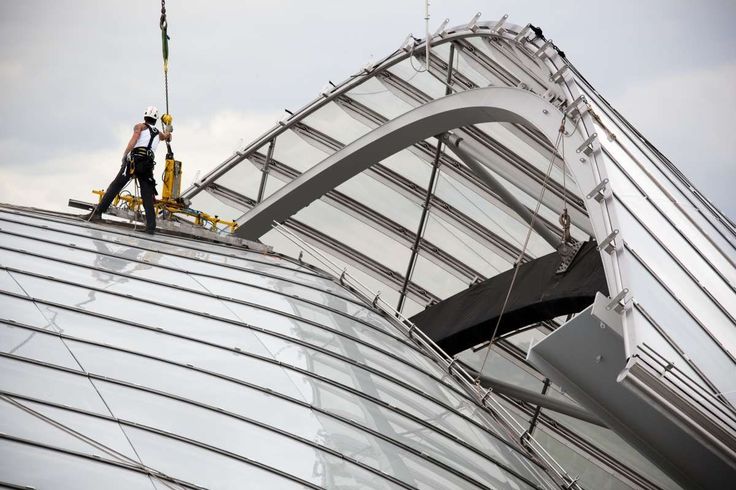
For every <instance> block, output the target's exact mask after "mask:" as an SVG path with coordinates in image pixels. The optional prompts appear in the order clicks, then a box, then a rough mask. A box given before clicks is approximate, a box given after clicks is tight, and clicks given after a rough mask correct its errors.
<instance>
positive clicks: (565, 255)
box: [555, 242, 583, 274]
mask: <svg viewBox="0 0 736 490" xmlns="http://www.w3.org/2000/svg"><path fill="white" fill-rule="evenodd" d="M582 246H583V242H575V243H571V244H568V243H563V244H562V245H560V247H559V248H558V249H557V253H559V254H560V258H561V260H560V265H558V266H557V270H556V271H555V274H562V273H564V272H567V269H569V268H570V264H572V261H573V260H575V257H576V256H577V255H578V252H580V249H581V248H582Z"/></svg>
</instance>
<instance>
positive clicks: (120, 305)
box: [19, 274, 270, 355]
mask: <svg viewBox="0 0 736 490" xmlns="http://www.w3.org/2000/svg"><path fill="white" fill-rule="evenodd" d="M19 282H20V283H21V284H22V285H23V286H24V287H26V288H27V290H28V291H29V293H30V294H31V295H33V296H34V297H36V298H40V299H46V300H49V301H52V302H55V303H61V304H65V305H70V306H74V307H76V308H80V309H83V310H87V311H92V312H95V313H100V314H102V315H106V314H109V313H110V312H113V311H114V312H115V314H116V316H117V317H118V318H120V319H121V320H127V321H131V322H135V323H138V324H142V325H150V326H156V327H158V328H163V329H164V330H169V331H172V332H176V333H178V334H180V335H186V336H190V337H194V338H199V339H203V340H209V339H212V338H217V339H218V342H220V343H221V344H222V345H227V346H238V347H239V348H241V349H243V350H246V351H249V352H254V353H257V354H260V355H270V354H269V351H268V349H267V348H266V347H265V346H264V344H263V343H262V342H261V339H259V337H258V336H256V335H255V334H254V333H253V332H252V331H250V330H249V329H247V328H243V327H237V326H232V325H227V324H224V323H223V322H220V321H218V320H215V319H211V318H208V317H205V316H197V315H193V314H191V313H187V312H183V311H178V310H173V309H171V308H165V307H162V306H157V305H153V304H149V303H144V302H141V301H136V300H133V299H129V298H121V297H118V296H112V295H110V294H107V293H103V292H99V291H90V290H88V289H86V288H82V287H77V286H69V285H66V284H61V283H58V282H54V281H49V280H46V279H39V278H36V277H31V276H21V275H20V274H19Z"/></svg>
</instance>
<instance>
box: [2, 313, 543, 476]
mask: <svg viewBox="0 0 736 490" xmlns="http://www.w3.org/2000/svg"><path fill="white" fill-rule="evenodd" d="M0 323H4V324H6V325H10V326H14V327H17V328H22V329H26V330H32V331H35V332H37V333H40V334H45V335H49V336H53V337H62V338H65V339H68V340H71V341H73V342H78V343H82V344H87V345H91V346H94V347H98V348H100V349H108V350H114V351H118V352H123V353H126V354H130V355H133V356H137V357H142V358H145V359H150V360H153V361H156V362H161V363H164V364H168V365H171V366H176V367H178V368H182V369H184V370H189V371H195V372H198V373H201V374H205V375H207V376H212V377H215V378H218V379H221V380H224V381H228V382H231V383H234V384H237V385H240V386H244V387H246V388H249V389H252V390H255V391H258V392H261V393H265V394H267V395H270V396H275V397H277V398H280V399H282V400H284V401H287V402H290V403H294V404H296V405H299V406H300V407H303V408H307V409H310V410H314V411H315V412H319V413H321V414H323V415H325V416H328V417H330V418H334V419H335V420H338V421H341V422H343V423H345V424H347V425H350V426H351V427H353V428H356V429H358V430H361V431H364V432H366V433H369V434H371V435H373V436H375V437H378V438H380V439H382V440H385V441H387V442H389V443H390V444H392V445H399V447H403V446H405V445H404V443H401V442H397V441H396V440H395V439H392V438H391V437H389V436H386V435H384V434H381V433H380V432H378V431H376V430H374V429H371V428H370V427H367V426H364V425H362V424H360V423H359V422H356V421H354V420H352V419H349V418H347V417H343V416H342V415H339V414H336V413H333V412H330V411H329V410H326V409H323V408H320V407H318V406H315V405H312V404H310V403H308V402H305V401H302V400H299V399H298V398H293V397H291V396H289V395H287V394H284V393H280V392H278V391H274V390H272V389H270V388H266V387H262V386H259V385H256V384H253V383H250V382H248V381H244V380H241V379H238V378H233V377H231V376H228V375H226V374H221V373H217V372H214V371H210V370H207V369H203V368H200V367H197V366H193V365H191V364H185V363H181V362H177V361H173V360H169V359H164V358H160V357H157V356H153V355H150V354H145V353H141V352H137V351H133V350H130V349H126V348H123V347H118V346H113V345H109V344H102V343H99V342H95V341H92V340H87V339H82V338H79V337H75V336H72V335H68V334H62V333H56V332H50V331H48V330H44V329H41V328H38V327H33V326H31V325H25V324H22V323H19V322H14V321H12V320H5V319H0ZM2 355H3V354H2V353H0V356H2ZM8 356H12V357H13V358H15V357H19V358H21V359H29V360H30V361H33V359H30V358H24V357H21V356H17V355H14V354H9V355H8ZM38 362H39V363H42V364H43V365H48V366H49V367H51V366H56V365H55V364H49V363H45V362H44V361H38ZM94 376H97V377H98V378H99V379H103V380H109V379H111V378H107V377H102V376H99V375H94ZM318 379H319V377H318ZM365 398H366V399H368V400H369V401H370V402H371V403H374V404H376V405H380V406H381V407H383V408H386V409H387V410H390V411H393V412H396V410H395V407H391V406H387V404H386V403H384V402H381V401H380V400H379V401H378V402H377V401H375V400H374V399H372V398H371V397H370V396H366V397H365ZM399 415H402V414H401V413H399ZM414 418H415V417H414V416H411V419H412V420H413V421H415V422H416V420H414ZM425 425H426V426H427V427H430V428H431V430H432V431H433V432H436V433H437V434H439V435H441V436H443V437H444V438H446V439H448V440H449V441H450V442H451V443H455V444H458V445H460V446H462V447H463V448H465V449H467V450H469V451H471V452H473V453H475V454H476V455H478V456H480V457H482V458H483V459H485V460H487V461H489V462H491V463H492V464H494V465H497V466H498V467H499V468H501V469H503V470H505V471H506V472H507V473H509V474H511V475H513V476H514V477H516V478H519V479H520V480H522V481H524V482H526V483H528V484H530V485H532V486H535V487H537V484H536V483H534V482H532V481H530V480H529V479H527V478H526V477H524V476H523V475H520V474H518V473H517V472H516V471H515V470H513V469H511V468H509V467H507V466H506V465H505V463H502V462H499V461H496V460H495V459H494V458H493V457H491V456H489V455H487V454H486V453H484V452H483V451H482V450H480V449H478V448H476V447H475V446H473V445H471V444H469V443H467V442H465V441H463V440H462V439H459V438H458V437H456V436H454V435H452V434H450V433H446V432H445V431H444V430H442V429H437V428H435V427H431V426H430V425H429V424H425ZM406 447H409V446H406ZM410 450H411V452H412V453H414V454H420V453H419V452H417V451H415V450H413V449H410ZM527 461H528V462H530V463H533V462H534V461H533V460H531V459H527Z"/></svg>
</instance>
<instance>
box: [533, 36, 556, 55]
mask: <svg viewBox="0 0 736 490" xmlns="http://www.w3.org/2000/svg"><path fill="white" fill-rule="evenodd" d="M550 46H552V40H551V39H547V41H546V42H545V43H544V44H542V46H541V47H540V48H539V49H538V50H537V52H536V53H534V56H536V57H538V58H545V57H548V55H547V53H546V51H547V48H549V47H550Z"/></svg>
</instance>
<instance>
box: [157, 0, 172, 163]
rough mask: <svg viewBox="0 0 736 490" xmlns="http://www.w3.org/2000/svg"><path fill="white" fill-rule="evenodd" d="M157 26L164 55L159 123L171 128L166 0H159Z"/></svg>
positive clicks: (168, 151) (168, 153)
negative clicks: (163, 99)
mask: <svg viewBox="0 0 736 490" xmlns="http://www.w3.org/2000/svg"><path fill="white" fill-rule="evenodd" d="M159 27H160V28H161V51H162V54H163V57H164V92H165V95H166V114H164V115H163V116H161V125H162V126H163V129H164V130H166V129H167V127H168V129H169V130H171V123H172V122H173V120H174V118H173V117H172V116H171V114H170V113H169V35H168V33H167V32H166V30H167V29H168V27H169V22H168V21H167V19H166V0H161V19H160V21H159ZM166 149H167V154H166V159H173V158H174V152H173V151H172V149H171V143H170V142H168V141H167V142H166Z"/></svg>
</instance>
